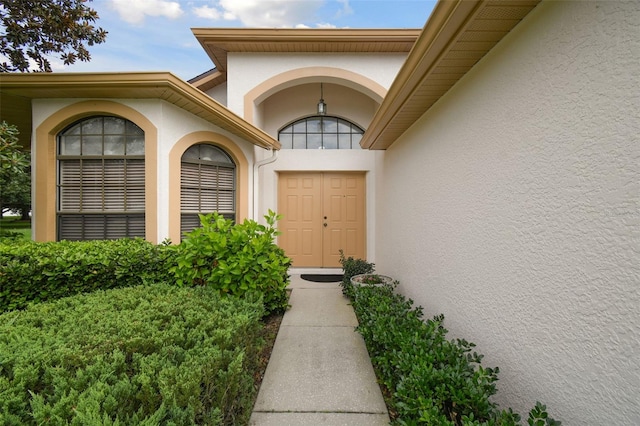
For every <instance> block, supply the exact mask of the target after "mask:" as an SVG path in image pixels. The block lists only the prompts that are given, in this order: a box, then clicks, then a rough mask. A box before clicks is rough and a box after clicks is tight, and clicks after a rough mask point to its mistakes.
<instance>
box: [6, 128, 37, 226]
mask: <svg viewBox="0 0 640 426" xmlns="http://www.w3.org/2000/svg"><path fill="white" fill-rule="evenodd" d="M29 162H30V161H29V154H28V153H27V152H24V151H23V150H22V148H21V147H20V144H19V143H18V129H17V127H16V126H13V125H10V124H7V123H6V122H4V121H2V122H0V217H2V213H3V212H4V211H5V209H11V210H20V211H21V212H22V216H23V217H25V216H26V215H28V213H29V210H30V205H31V189H30V188H31V173H30V171H29Z"/></svg>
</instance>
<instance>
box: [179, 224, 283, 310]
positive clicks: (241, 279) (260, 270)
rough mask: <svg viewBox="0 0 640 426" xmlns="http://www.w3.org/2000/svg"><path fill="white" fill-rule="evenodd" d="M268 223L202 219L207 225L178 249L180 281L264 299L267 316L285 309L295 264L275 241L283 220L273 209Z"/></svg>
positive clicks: (186, 239) (190, 234) (189, 236)
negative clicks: (290, 275) (291, 271)
mask: <svg viewBox="0 0 640 426" xmlns="http://www.w3.org/2000/svg"><path fill="white" fill-rule="evenodd" d="M265 219H266V220H267V226H264V225H260V224H258V223H257V222H255V221H253V220H245V221H244V222H243V223H241V224H236V225H234V224H233V222H232V221H231V220H228V219H225V218H224V217H223V216H222V215H219V214H218V213H212V214H210V215H200V221H201V225H202V227H200V228H196V229H194V230H193V231H191V232H190V233H189V234H187V235H186V238H184V240H183V241H182V243H180V245H179V246H178V248H177V257H176V262H177V263H176V265H175V266H174V267H173V268H172V271H173V273H174V274H175V277H176V281H177V283H178V284H179V285H184V286H208V287H211V288H214V289H216V290H218V291H219V292H220V293H223V294H231V295H234V296H240V297H246V296H247V295H258V296H261V297H262V298H263V301H264V305H265V308H266V313H267V314H269V313H272V312H277V311H283V310H284V309H286V307H287V305H288V304H287V294H286V287H287V284H288V282H289V275H288V269H289V265H290V264H291V261H290V259H289V258H288V257H286V256H285V254H284V251H283V250H282V249H281V248H280V247H278V246H277V245H276V244H275V242H274V238H275V236H276V235H277V230H276V228H275V227H274V225H275V222H276V221H277V220H278V219H279V216H277V215H276V214H275V213H274V212H272V211H269V215H267V216H265Z"/></svg>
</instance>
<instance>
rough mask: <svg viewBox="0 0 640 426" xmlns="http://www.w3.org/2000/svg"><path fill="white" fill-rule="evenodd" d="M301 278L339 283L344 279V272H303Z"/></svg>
mask: <svg viewBox="0 0 640 426" xmlns="http://www.w3.org/2000/svg"><path fill="white" fill-rule="evenodd" d="M300 278H302V279H303V280H305V281H312V282H314V283H337V282H340V281H342V274H302V275H300Z"/></svg>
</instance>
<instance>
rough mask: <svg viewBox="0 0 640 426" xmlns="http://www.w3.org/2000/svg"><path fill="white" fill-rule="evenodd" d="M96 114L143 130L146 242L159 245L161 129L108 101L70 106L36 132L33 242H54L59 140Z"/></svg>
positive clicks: (144, 118)
mask: <svg viewBox="0 0 640 426" xmlns="http://www.w3.org/2000/svg"><path fill="white" fill-rule="evenodd" d="M95 115H113V116H117V117H121V118H124V119H127V120H129V121H132V122H133V123H135V124H136V125H137V126H138V127H140V128H141V129H142V130H143V131H144V144H145V186H146V188H145V211H146V212H147V213H146V214H145V239H146V240H147V241H149V242H151V243H157V242H158V215H157V213H154V212H157V211H158V209H157V205H158V193H157V187H158V173H157V168H158V164H157V158H158V146H157V143H158V129H157V127H156V126H155V125H154V124H153V123H152V122H151V121H150V120H149V119H148V118H147V117H146V116H145V115H143V114H142V113H140V112H139V111H137V110H135V109H133V108H132V107H130V106H128V105H124V104H122V103H119V102H114V101H106V100H89V101H80V102H75V103H70V104H69V105H67V106H64V107H61V108H60V109H59V110H58V111H56V112H54V113H53V114H51V115H50V116H49V117H47V118H46V119H44V121H42V123H41V124H40V125H38V127H37V128H36V131H35V143H34V147H33V148H34V149H33V153H34V155H33V158H34V160H33V167H32V170H33V171H32V175H33V222H32V229H33V233H32V235H33V239H34V240H35V241H55V240H56V235H57V222H56V217H57V215H56V207H57V206H56V196H55V194H56V172H57V163H56V150H55V147H56V137H57V135H58V133H59V132H60V131H62V130H63V129H65V128H66V127H67V126H69V125H70V124H72V123H74V122H76V121H78V120H81V119H83V118H86V117H90V116H95Z"/></svg>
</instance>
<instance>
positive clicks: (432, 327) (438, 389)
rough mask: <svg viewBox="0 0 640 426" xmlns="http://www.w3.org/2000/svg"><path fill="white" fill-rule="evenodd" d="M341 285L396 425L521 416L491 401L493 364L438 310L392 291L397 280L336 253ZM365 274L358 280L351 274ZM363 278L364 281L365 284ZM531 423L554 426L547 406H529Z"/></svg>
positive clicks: (510, 423) (504, 424) (511, 422)
mask: <svg viewBox="0 0 640 426" xmlns="http://www.w3.org/2000/svg"><path fill="white" fill-rule="evenodd" d="M341 263H342V266H343V270H344V279H343V281H342V288H343V292H344V293H345V294H346V295H347V296H348V297H349V298H350V299H351V302H352V305H353V308H354V311H355V313H356V317H357V319H358V324H359V325H358V327H357V328H356V330H357V331H358V332H359V333H360V334H361V335H362V337H363V338H364V341H365V343H366V346H367V350H368V352H369V356H370V358H371V362H372V364H373V367H374V370H375V371H376V375H377V377H378V381H379V383H380V384H381V389H382V393H383V395H384V396H385V401H386V403H387V406H388V410H389V415H390V417H391V418H392V420H393V423H394V424H399V425H438V426H441V425H442V426H462V425H465V426H472V425H474V426H516V425H520V424H521V423H520V421H521V417H520V415H519V414H517V413H515V412H514V411H513V410H512V409H511V408H507V409H503V408H501V407H499V406H498V405H497V404H496V403H494V402H493V401H492V400H491V397H492V396H493V395H495V394H496V392H497V387H496V382H497V381H498V373H499V369H498V367H486V366H483V365H482V363H481V361H482V358H483V355H482V354H479V353H477V352H476V351H475V350H474V348H475V345H474V344H473V343H471V342H468V341H466V340H464V339H452V340H449V339H447V336H446V335H447V330H446V328H445V327H444V316H443V315H436V316H434V317H433V318H431V319H424V318H423V312H422V308H421V307H414V306H413V301H412V300H410V299H409V300H408V299H406V298H405V297H404V296H402V295H401V294H399V293H397V292H396V287H397V285H398V282H397V281H396V282H394V283H388V282H380V281H384V280H380V279H374V278H376V277H377V278H379V276H376V275H375V274H374V273H373V272H374V265H373V264H370V263H367V262H365V261H363V260H361V259H353V258H345V257H344V256H341ZM357 274H367V275H365V277H367V280H360V281H359V282H358V283H357V284H356V285H354V284H353V283H352V281H351V278H352V277H353V276H354V275H355V276H357ZM366 281H369V283H366ZM527 424H529V425H531V426H557V425H560V424H561V422H559V421H556V420H554V419H553V418H551V417H549V415H548V413H547V411H546V407H545V406H544V405H542V404H541V403H539V402H538V403H537V404H536V406H535V407H533V409H531V411H530V412H529V416H528V418H527Z"/></svg>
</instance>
